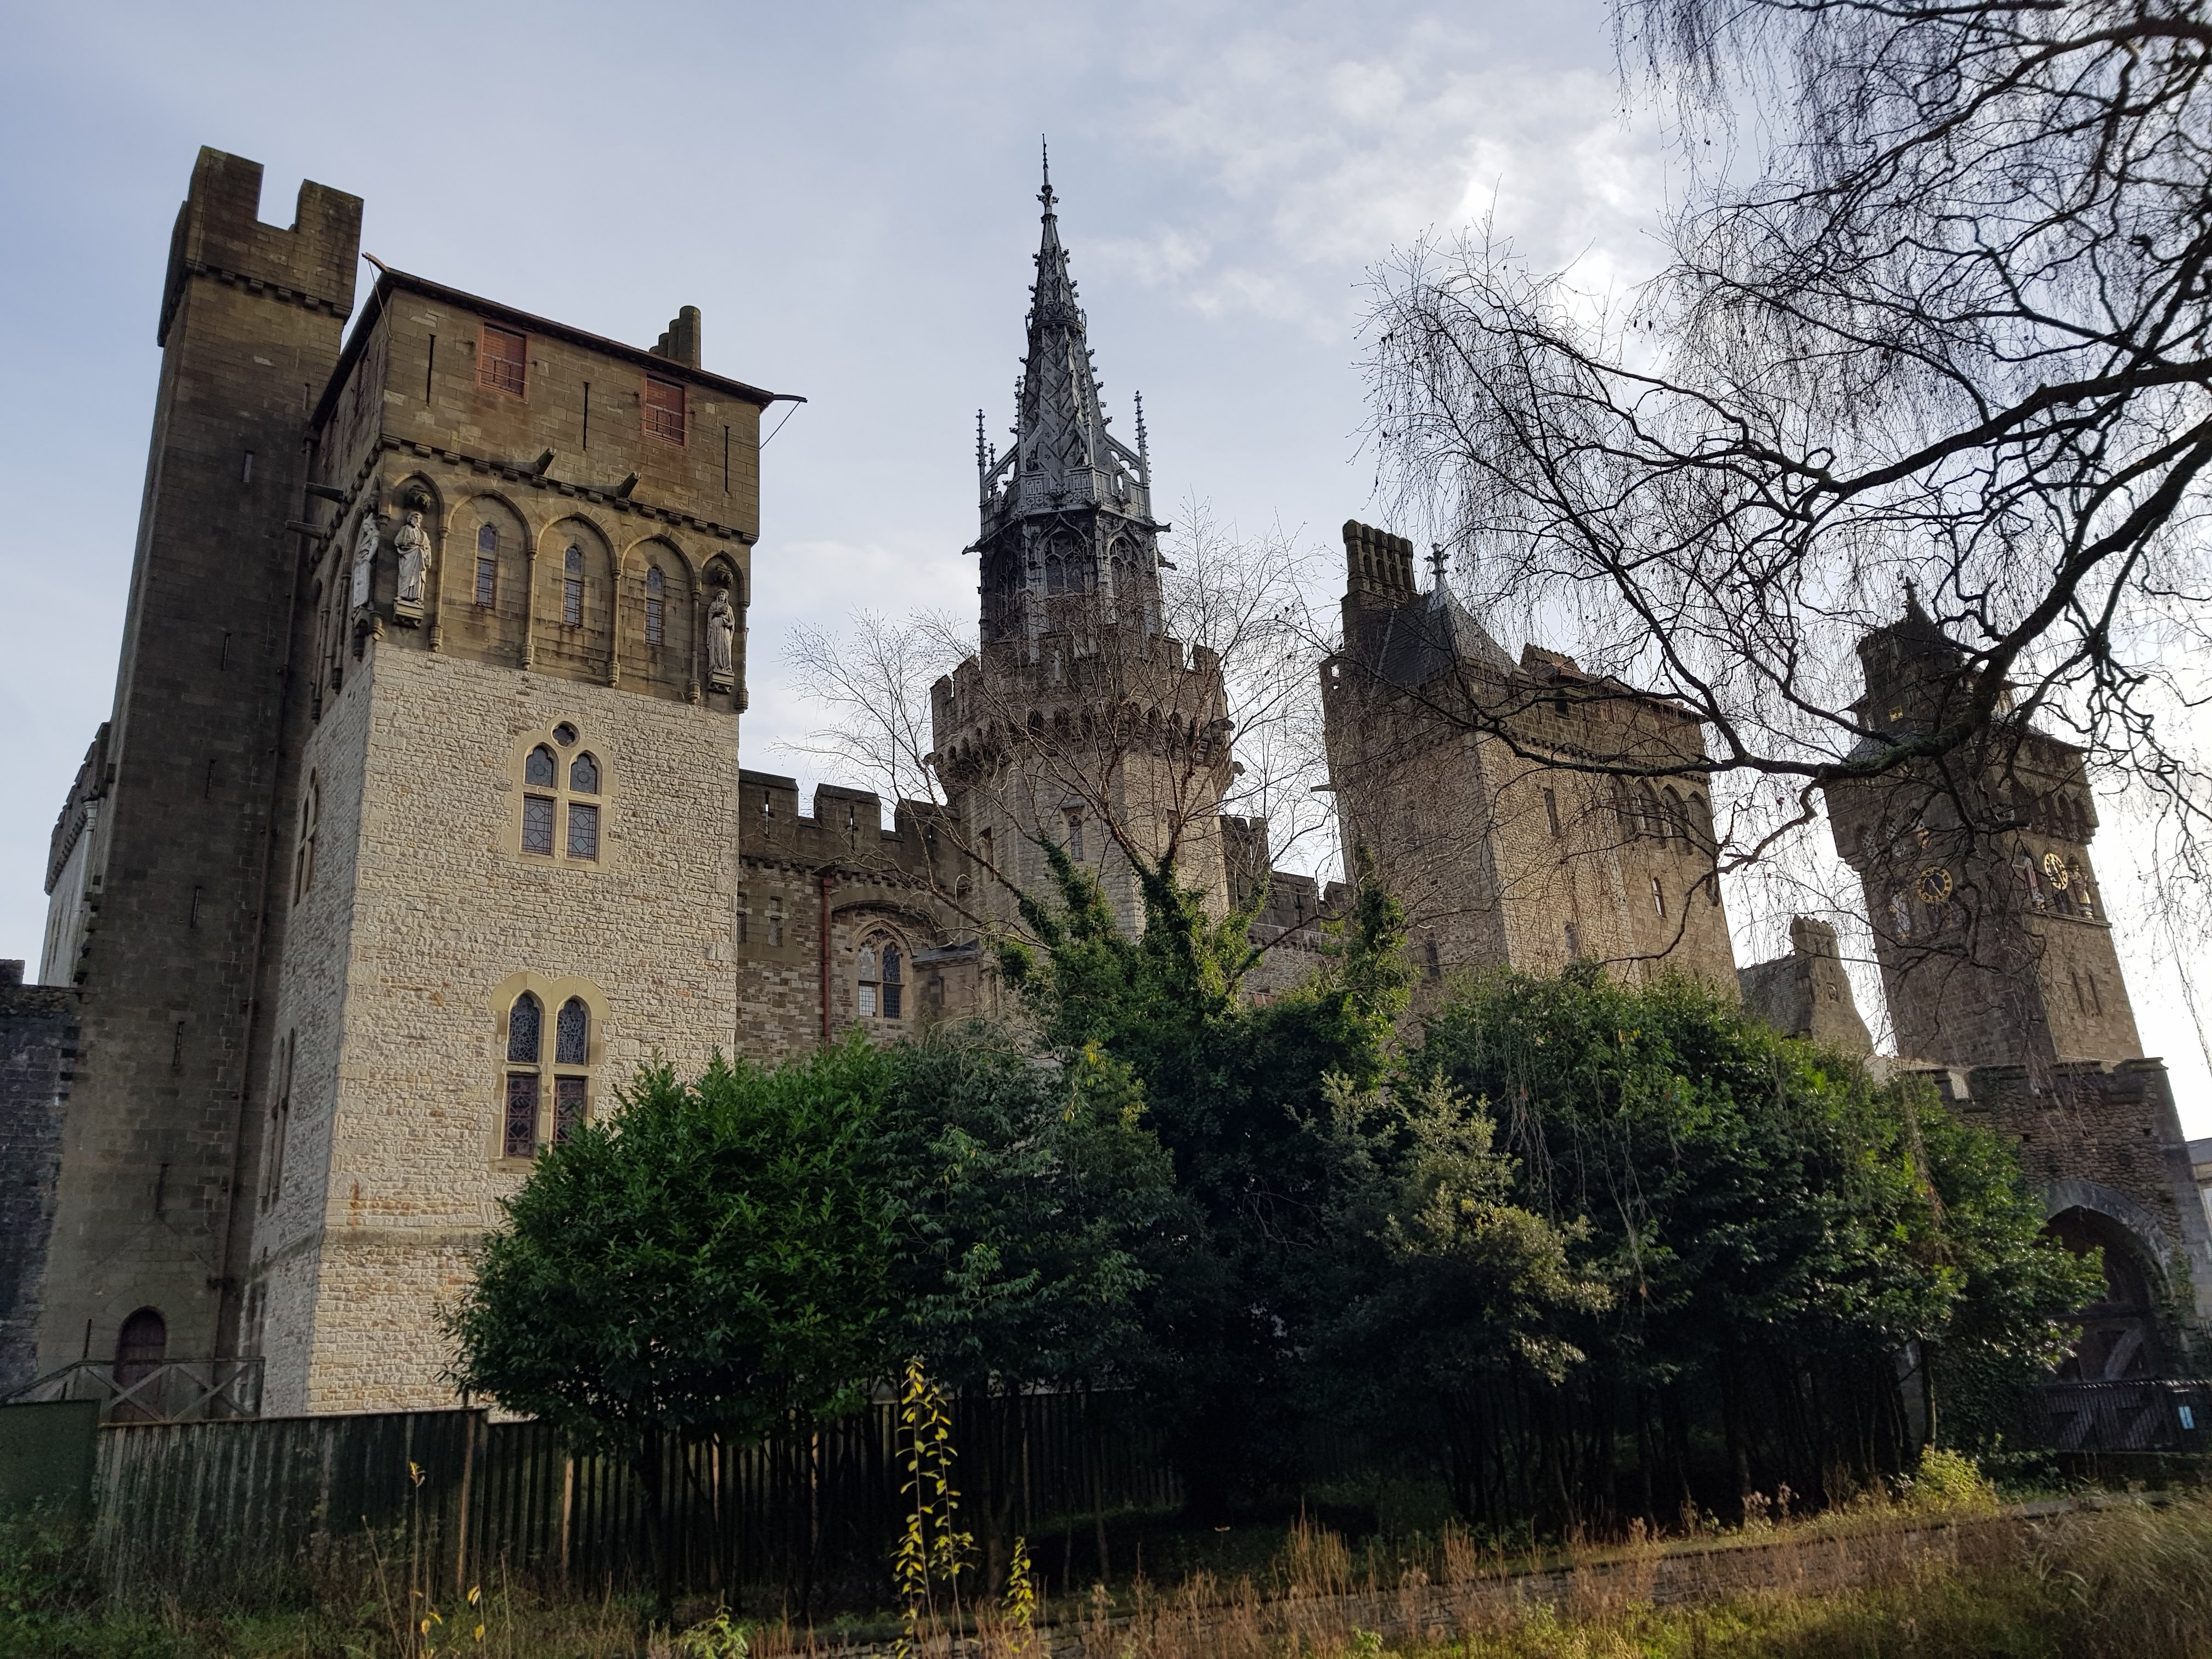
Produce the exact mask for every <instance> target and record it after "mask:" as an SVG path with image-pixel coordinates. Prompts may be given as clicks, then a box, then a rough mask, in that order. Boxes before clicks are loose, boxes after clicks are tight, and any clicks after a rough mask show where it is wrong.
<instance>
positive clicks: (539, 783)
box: [522, 743, 553, 789]
mask: <svg viewBox="0 0 2212 1659" xmlns="http://www.w3.org/2000/svg"><path fill="white" fill-rule="evenodd" d="M522 781H524V782H525V783H526V784H529V785H531V786H532V787H533V788H538V789H550V788H551V787H553V751H552V750H550V749H548V748H547V747H546V746H545V745H544V744H542V743H541V744H538V747H537V748H535V749H533V750H531V751H530V758H529V759H528V760H526V761H525V762H523V763H522Z"/></svg>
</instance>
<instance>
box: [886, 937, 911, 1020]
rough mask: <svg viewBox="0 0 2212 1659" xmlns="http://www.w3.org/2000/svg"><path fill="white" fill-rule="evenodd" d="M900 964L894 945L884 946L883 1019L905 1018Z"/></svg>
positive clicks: (903, 986) (904, 987)
mask: <svg viewBox="0 0 2212 1659" xmlns="http://www.w3.org/2000/svg"><path fill="white" fill-rule="evenodd" d="M901 966H902V963H901V960H900V957H899V948H898V946H897V945H885V946H884V1018H885V1019H902V1018H905V994H906V985H905V982H904V981H903V980H902V977H901V975H900V969H901Z"/></svg>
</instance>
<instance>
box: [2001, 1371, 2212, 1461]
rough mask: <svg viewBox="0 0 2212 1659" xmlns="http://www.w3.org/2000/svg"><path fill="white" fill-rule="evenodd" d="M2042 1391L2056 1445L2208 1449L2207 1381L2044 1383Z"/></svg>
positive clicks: (2210, 1402) (2211, 1432) (2211, 1425)
mask: <svg viewBox="0 0 2212 1659" xmlns="http://www.w3.org/2000/svg"><path fill="white" fill-rule="evenodd" d="M2042 1395H2043V1408H2044V1411H2045V1414H2046V1417H2047V1419H2048V1425H2049V1434H2050V1442H2049V1443H2050V1444H2051V1447H2052V1448H2053V1449H2056V1450H2058V1451H2062V1452H2181V1451H2212V1383H2191V1382H2182V1381H2179V1380H2177V1379H2174V1378H2169V1377H2142V1378H2136V1379H2131V1380H2130V1381H2127V1382H2123V1383H2045V1384H2044V1385H2043V1387H2042Z"/></svg>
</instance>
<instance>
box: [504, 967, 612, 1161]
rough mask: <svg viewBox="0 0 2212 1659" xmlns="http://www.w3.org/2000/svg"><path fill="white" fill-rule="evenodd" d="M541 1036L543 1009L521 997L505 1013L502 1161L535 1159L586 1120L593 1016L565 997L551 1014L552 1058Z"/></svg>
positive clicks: (530, 996)
mask: <svg viewBox="0 0 2212 1659" xmlns="http://www.w3.org/2000/svg"><path fill="white" fill-rule="evenodd" d="M545 1036H546V1033H545V1005H544V1002H543V1001H542V1000H539V998H538V994H537V993H536V992H534V991H524V992H522V993H521V994H520V995H518V996H517V997H516V998H515V999H514V1001H513V1004H512V1005H510V1006H509V1007H508V1009H507V1073H506V1089H505V1095H504V1110H503V1118H502V1121H501V1133H500V1151H501V1155H502V1156H503V1157H507V1158H535V1157H537V1156H538V1153H539V1152H541V1151H542V1150H544V1147H546V1146H549V1145H552V1144H556V1143H558V1142H561V1141H564V1140H567V1139H569V1138H570V1137H571V1136H573V1135H574V1133H576V1131H577V1130H578V1129H579V1128H580V1127H582V1126H583V1124H584V1121H585V1120H586V1117H587V1116H588V1115H589V1110H590V1104H591V1074H590V1072H589V1069H588V1068H589V1066H590V1064H591V1057H592V1013H591V1009H590V1007H589V1006H587V1005H586V1003H585V1001H584V1000H583V998H582V997H580V996H572V997H569V998H568V1000H566V1001H564V1002H562V1005H561V1007H560V1011H559V1012H557V1013H556V1014H555V1016H554V1018H553V1033H552V1045H551V1046H552V1053H551V1054H550V1056H549V1055H548V1054H546V1052H545V1050H546V1041H545Z"/></svg>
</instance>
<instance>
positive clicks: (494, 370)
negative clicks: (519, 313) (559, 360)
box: [477, 323, 530, 398]
mask: <svg viewBox="0 0 2212 1659" xmlns="http://www.w3.org/2000/svg"><path fill="white" fill-rule="evenodd" d="M529 355H530V339H529V337H528V336H527V335H522V334H517V333H515V332H513V331H512V330H509V329H504V328H494V327H493V326H492V325H490V324H489V323H486V324H485V325H484V330H483V345H482V346H480V347H479V348H477V384H478V385H480V386H493V387H495V388H497V389H498V390H499V391H501V392H513V393H514V395H515V396H516V397H518V398H519V397H520V396H521V395H522V383H523V374H524V370H525V368H526V365H527V363H528V361H529Z"/></svg>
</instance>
